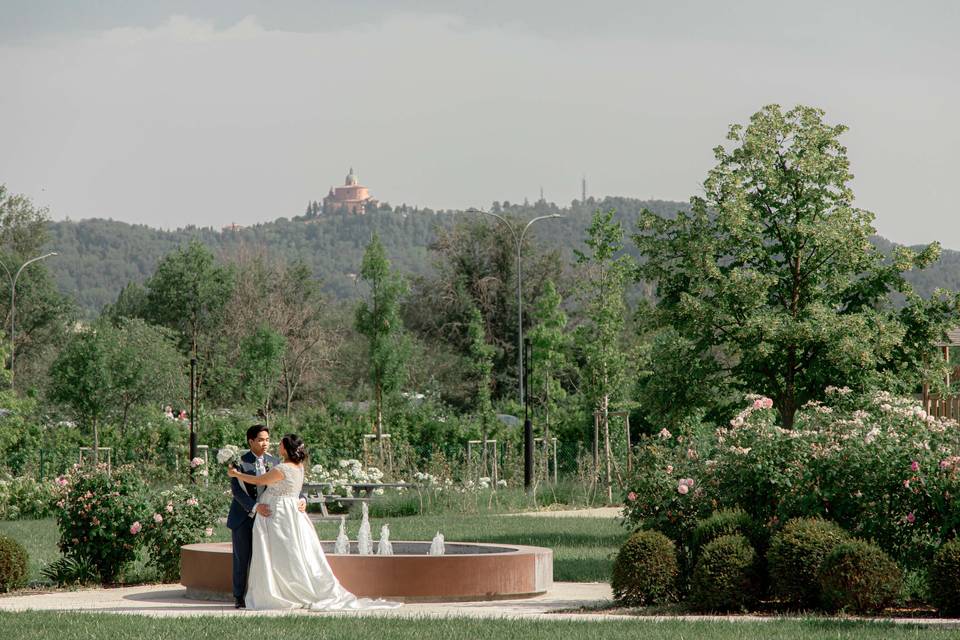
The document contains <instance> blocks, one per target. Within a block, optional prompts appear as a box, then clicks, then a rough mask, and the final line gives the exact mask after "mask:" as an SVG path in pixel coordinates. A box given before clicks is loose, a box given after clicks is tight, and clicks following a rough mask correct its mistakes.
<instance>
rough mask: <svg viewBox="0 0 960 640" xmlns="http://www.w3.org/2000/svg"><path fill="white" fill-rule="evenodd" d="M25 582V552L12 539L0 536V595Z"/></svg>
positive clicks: (20, 545) (21, 546)
mask: <svg viewBox="0 0 960 640" xmlns="http://www.w3.org/2000/svg"><path fill="white" fill-rule="evenodd" d="M26 582H27V550H26V549H24V548H23V545H22V544H20V543H19V542H17V541H16V540H14V539H13V538H11V537H9V536H5V535H0V593H2V592H5V591H10V590H12V589H16V588H17V587H21V586H23V585H24V584H26Z"/></svg>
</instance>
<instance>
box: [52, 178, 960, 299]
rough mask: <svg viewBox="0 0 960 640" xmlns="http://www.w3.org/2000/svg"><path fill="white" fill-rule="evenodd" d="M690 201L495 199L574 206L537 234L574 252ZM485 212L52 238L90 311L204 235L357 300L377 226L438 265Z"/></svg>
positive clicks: (953, 285)
mask: <svg viewBox="0 0 960 640" xmlns="http://www.w3.org/2000/svg"><path fill="white" fill-rule="evenodd" d="M687 206H688V205H687V204H686V203H683V202H670V201H662V200H653V201H650V200H636V199H632V198H613V197H607V198H604V199H602V200H594V199H593V198H589V199H588V200H587V201H586V202H583V203H581V202H579V201H574V202H573V203H572V204H571V205H569V206H566V207H562V208H561V207H558V206H557V205H555V204H553V203H549V202H544V201H540V202H537V203H533V204H522V205H516V204H510V203H494V205H493V207H492V210H496V211H500V212H501V213H504V214H507V215H510V216H515V217H517V218H520V219H528V218H531V217H533V216H537V215H545V214H550V213H560V214H562V215H564V216H565V217H564V218H561V219H556V220H550V221H549V222H544V223H541V224H538V225H537V226H536V227H534V228H533V229H532V230H531V233H533V234H534V236H535V238H536V240H537V241H538V242H542V243H544V244H546V245H547V246H552V247H556V248H558V249H559V250H560V251H561V252H562V254H563V255H564V258H565V259H567V260H568V261H569V260H572V256H573V250H574V249H577V248H580V246H581V245H582V240H583V236H584V232H585V229H586V227H587V225H588V224H589V221H590V217H591V215H592V214H593V211H595V210H596V209H598V208H599V209H608V208H611V207H613V208H615V209H616V210H617V212H618V214H619V216H620V218H621V220H622V221H623V222H624V224H625V228H626V229H627V231H628V233H629V232H630V230H631V229H633V228H634V225H635V222H636V219H637V216H638V214H639V212H640V211H642V210H643V209H644V208H647V209H650V210H652V211H655V212H657V213H659V214H661V215H667V216H672V215H675V214H676V212H677V211H680V210H683V209H686V207H687ZM479 215H481V214H477V213H464V212H461V211H432V210H430V209H414V208H397V209H392V208H390V207H389V205H383V206H382V207H381V208H380V209H378V210H376V211H372V212H369V213H367V214H366V215H362V216H356V215H349V214H341V213H335V214H318V215H315V216H309V217H308V216H298V217H293V218H279V219H277V220H274V221H273V222H268V223H263V224H258V225H254V226H250V227H244V228H238V229H236V230H225V231H220V230H215V229H212V228H197V227H186V228H183V229H177V230H176V231H162V230H159V229H154V228H152V227H148V226H146V225H133V224H128V223H125V222H118V221H114V220H102V219H92V220H81V221H77V222H73V221H64V222H52V223H51V225H50V242H49V247H50V249H51V250H53V251H57V252H59V254H60V255H59V256H58V257H57V258H55V259H53V260H51V261H50V268H51V271H52V272H53V273H54V275H55V277H56V280H57V283H58V285H59V287H60V290H61V291H62V292H63V293H65V294H67V295H69V296H71V297H72V298H74V299H75V300H76V301H77V304H78V305H79V306H80V308H81V309H82V310H83V312H84V313H85V314H87V315H88V316H94V315H96V314H97V313H98V312H99V311H100V309H101V308H102V307H103V306H104V305H105V304H108V303H110V302H113V301H114V300H115V299H116V297H117V294H118V293H119V291H120V289H122V288H123V287H124V286H125V285H126V284H127V283H128V282H131V281H134V282H143V281H145V280H146V279H147V278H148V277H149V276H150V275H151V274H152V273H153V270H154V268H155V267H156V265H157V262H158V261H159V260H160V258H162V257H163V256H164V255H166V254H167V253H169V252H170V251H173V250H174V249H176V248H177V247H178V246H181V245H184V244H186V243H187V242H189V241H190V240H191V239H197V240H199V241H200V242H202V243H204V244H205V245H207V246H208V247H210V248H211V249H212V250H213V251H214V252H215V253H231V252H233V251H236V250H237V249H239V248H241V247H248V248H263V249H265V250H267V251H268V252H269V253H270V254H272V255H275V256H278V257H279V256H282V257H285V258H288V259H294V258H299V259H302V260H304V261H305V262H306V263H307V264H308V265H310V267H311V268H312V269H313V272H314V274H315V275H316V276H317V277H318V278H319V279H320V280H321V281H322V282H323V288H324V291H325V293H326V294H327V295H328V296H330V297H331V298H332V299H348V298H352V297H354V296H355V295H356V287H355V284H354V282H355V274H356V272H357V271H358V270H359V268H360V261H361V258H362V256H363V250H364V248H365V246H366V244H367V242H368V241H369V239H370V236H371V235H372V234H373V232H374V231H376V232H377V233H378V234H379V235H380V238H381V239H382V241H383V243H384V245H385V247H386V248H387V250H388V251H389V253H390V258H391V260H392V262H393V264H394V266H396V267H397V268H399V269H400V270H401V271H403V272H405V273H408V274H425V273H427V272H429V270H430V268H431V263H430V260H431V257H430V252H429V249H428V246H429V244H430V243H431V241H432V240H433V239H434V237H435V235H436V232H437V229H439V228H442V227H446V226H450V225H453V224H454V223H455V221H456V220H457V219H458V218H460V217H462V216H473V217H475V216H479ZM491 222H495V221H492V220H491ZM875 242H876V244H877V246H878V247H879V248H881V249H882V250H884V251H889V250H890V249H891V248H892V247H893V246H894V244H893V243H891V242H890V241H888V240H886V239H884V238H879V237H878V238H876V239H875ZM630 246H632V244H631V243H628V247H630ZM909 279H910V280H911V282H913V283H914V286H915V287H916V288H917V291H918V292H920V293H921V294H923V295H925V296H926V295H929V294H930V292H932V291H933V290H934V289H936V288H938V287H942V288H948V289H960V252H958V251H944V253H943V257H942V258H941V260H940V261H939V262H938V263H936V264H934V265H933V266H931V267H930V268H929V269H926V270H925V271H923V272H920V273H914V274H910V276H909Z"/></svg>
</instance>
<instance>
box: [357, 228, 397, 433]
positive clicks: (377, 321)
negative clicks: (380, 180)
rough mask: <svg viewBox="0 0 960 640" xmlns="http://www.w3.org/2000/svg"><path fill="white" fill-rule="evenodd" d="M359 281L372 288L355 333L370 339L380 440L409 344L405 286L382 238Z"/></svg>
mask: <svg viewBox="0 0 960 640" xmlns="http://www.w3.org/2000/svg"><path fill="white" fill-rule="evenodd" d="M360 278H361V279H362V280H363V281H364V282H365V283H367V285H368V286H369V287H370V295H369V299H368V300H365V301H363V302H361V303H360V305H359V306H358V307H357V317H356V323H355V326H356V329H357V331H358V332H359V333H361V334H362V335H363V336H365V337H366V338H367V343H368V347H369V349H368V354H369V373H370V384H371V386H372V387H373V392H374V404H375V406H376V418H375V428H376V434H377V438H378V439H379V438H380V437H381V436H382V435H383V402H384V395H390V394H392V393H395V392H396V391H398V390H399V389H400V386H401V385H402V384H403V381H404V379H405V375H406V372H405V369H404V367H405V364H406V359H407V356H408V355H409V350H410V349H409V344H408V341H407V339H406V337H405V335H404V331H403V320H402V319H401V317H400V299H401V297H402V296H403V295H404V294H405V293H406V291H407V286H406V283H405V282H404V281H403V279H402V278H400V277H399V276H398V275H397V274H396V273H395V272H393V271H391V270H390V262H389V260H387V255H386V252H385V250H384V248H383V244H382V243H381V242H380V238H379V237H378V236H377V235H376V234H374V235H373V238H372V239H371V240H370V243H369V244H368V245H367V250H366V253H364V256H363V264H362V265H361V267H360Z"/></svg>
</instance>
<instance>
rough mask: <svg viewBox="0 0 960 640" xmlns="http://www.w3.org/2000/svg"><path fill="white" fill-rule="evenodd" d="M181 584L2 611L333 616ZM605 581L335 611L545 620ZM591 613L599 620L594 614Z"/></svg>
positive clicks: (17, 604)
mask: <svg viewBox="0 0 960 640" xmlns="http://www.w3.org/2000/svg"><path fill="white" fill-rule="evenodd" d="M185 595H186V589H185V588H184V587H181V586H180V585H172V584H161V585H140V586H136V587H120V588H116V589H82V590H78V591H57V592H52V593H40V594H31V595H15V596H10V597H4V598H0V611H27V610H32V611H90V612H100V613H128V614H140V615H149V616H209V615H214V616H250V615H331V614H318V613H314V612H308V611H302V610H299V611H266V612H264V611H261V612H252V611H238V610H236V609H234V608H233V604H232V603H227V602H210V601H204V600H188V599H187V598H186V597H184V596H185ZM610 597H611V593H610V585H608V584H605V583H577V582H555V583H554V584H553V588H552V589H551V590H550V591H549V592H548V593H546V594H544V595H542V596H537V597H535V598H524V599H518V600H498V601H493V602H457V603H429V604H420V603H418V604H406V605H404V606H403V607H400V608H399V609H392V610H386V611H371V612H366V613H362V612H339V613H336V614H333V615H365V616H367V615H382V616H399V617H405V618H410V617H414V618H417V617H451V616H468V617H476V618H502V617H510V618H541V617H545V616H548V615H551V614H552V613H553V612H556V611H558V610H563V609H575V608H577V607H583V606H590V605H594V604H598V603H601V602H604V601H607V600H609V599H610ZM590 617H592V618H595V617H597V616H596V615H591V616H590Z"/></svg>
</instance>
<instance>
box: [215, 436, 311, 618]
mask: <svg viewBox="0 0 960 640" xmlns="http://www.w3.org/2000/svg"><path fill="white" fill-rule="evenodd" d="M247 445H249V447H250V451H248V452H247V453H245V454H243V455H242V456H240V463H239V464H238V465H236V467H237V469H239V470H240V471H242V472H243V473H246V474H250V475H254V476H260V475H263V474H265V473H267V472H268V471H270V469H273V468H274V467H276V466H277V465H278V464H280V459H279V458H277V457H276V456H273V455H270V454H269V453H267V449H269V448H270V430H269V429H268V428H267V427H266V426H265V425H262V424H255V425H253V426H252V427H250V428H249V429H247ZM264 488H265V487H259V488H258V487H257V485H253V484H247V483H246V482H244V483H241V482H240V481H239V480H237V479H236V478H231V479H230V491H231V492H232V493H233V501H232V502H231V503H230V514H229V515H228V516H227V527H228V528H229V529H230V531H231V532H232V534H233V536H232V537H233V599H234V606H236V608H237V609H243V608H245V607H246V603H245V602H244V601H243V597H244V594H245V593H246V591H247V575H248V574H249V573H250V559H251V558H252V556H253V521H254V518H255V517H256V516H258V515H259V516H260V517H262V518H269V517H270V507H269V506H268V505H266V504H258V503H257V499H258V498H259V496H260V494H261V493H263V489H264ZM306 509H307V503H306V501H305V500H304V499H303V497H302V496H301V499H300V511H306Z"/></svg>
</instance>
